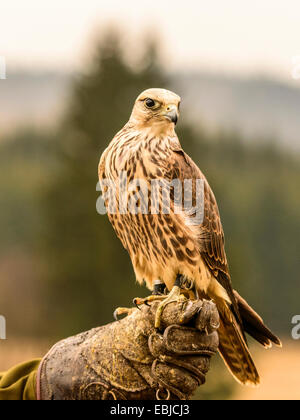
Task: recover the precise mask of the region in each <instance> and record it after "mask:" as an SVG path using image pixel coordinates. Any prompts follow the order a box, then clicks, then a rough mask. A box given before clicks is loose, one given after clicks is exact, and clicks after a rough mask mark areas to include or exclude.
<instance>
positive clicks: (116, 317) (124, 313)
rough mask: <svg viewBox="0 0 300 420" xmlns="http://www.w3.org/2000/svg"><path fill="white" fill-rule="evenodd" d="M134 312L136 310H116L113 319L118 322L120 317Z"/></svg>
mask: <svg viewBox="0 0 300 420" xmlns="http://www.w3.org/2000/svg"><path fill="white" fill-rule="evenodd" d="M135 310H136V308H117V309H116V310H115V311H114V319H115V320H116V321H118V319H119V317H120V316H121V315H126V316H127V315H130V314H131V313H132V312H133V311H135Z"/></svg>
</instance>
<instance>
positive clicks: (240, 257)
mask: <svg viewBox="0 0 300 420" xmlns="http://www.w3.org/2000/svg"><path fill="white" fill-rule="evenodd" d="M149 87H165V88H167V89H171V90H172V89H174V90H175V91H176V92H177V93H178V94H179V95H181V96H182V98H183V106H182V108H183V112H182V116H181V120H180V122H179V125H178V129H177V133H178V135H179V138H180V140H181V143H182V145H183V147H184V149H185V150H186V151H187V152H188V153H189V154H190V155H191V156H192V157H193V159H194V160H195V162H196V163H197V164H199V166H200V168H201V169H202V171H203V172H204V173H205V174H206V176H207V178H208V180H209V182H210V184H211V186H212V188H213V190H214V192H215V195H216V197H217V200H218V203H219V207H220V212H221V216H222V221H223V226H224V230H225V236H226V250H227V254H228V259H229V263H230V268H231V273H232V279H233V284H234V286H235V287H236V288H237V289H238V290H239V291H240V292H241V294H242V295H244V296H245V297H246V299H247V300H248V301H249V302H250V303H251V304H252V305H253V306H254V307H255V308H256V309H257V310H258V311H259V312H260V313H261V315H262V316H263V317H264V318H265V320H266V322H267V323H268V324H270V326H272V328H273V329H274V330H275V331H276V332H279V331H281V332H283V333H285V334H289V332H290V320H291V317H292V315H294V314H296V313H298V312H299V249H300V239H299V232H300V213H299V210H300V195H299V185H300V165H299V156H291V155H290V154H289V153H287V152H285V151H283V150H281V149H279V148H278V147H276V146H275V145H274V144H272V143H271V142H265V141H261V142H260V143H259V142H257V141H255V143H253V144H251V142H245V141H243V139H241V138H240V136H239V134H238V133H225V132H222V131H219V132H218V133H216V134H214V135H211V134H208V133H207V132H206V131H205V129H203V127H202V126H201V116H199V121H200V122H199V126H198V127H193V126H190V125H187V124H185V123H184V121H185V120H186V119H185V117H184V113H185V112H186V111H185V110H184V92H178V91H177V89H176V86H172V85H170V83H169V81H168V77H167V75H166V74H165V72H164V71H163V69H162V67H161V65H160V61H159V58H158V50H157V48H156V45H155V42H154V41H151V40H150V41H149V43H148V44H147V45H146V47H145V50H144V54H143V56H142V57H140V61H139V62H136V63H135V65H134V66H133V65H132V63H129V62H128V60H127V59H126V55H125V54H124V50H123V49H122V47H121V37H120V36H119V35H118V34H117V33H116V32H110V33H108V34H107V36H106V37H104V38H103V39H102V40H101V42H99V45H98V46H97V48H96V49H95V55H94V57H93V59H92V61H91V63H90V65H89V68H88V70H87V71H86V72H85V73H84V74H82V75H80V76H77V77H75V78H74V81H73V88H72V91H71V92H70V97H69V103H68V106H67V111H66V113H65V115H64V117H63V118H62V121H61V122H60V123H59V124H58V127H57V128H56V129H55V130H53V132H47V133H45V132H42V131H36V130H33V129H27V130H23V131H21V132H18V133H17V134H15V135H14V136H12V137H10V138H8V139H6V140H4V141H2V143H1V144H0V163H1V166H0V167H1V174H2V176H1V178H0V188H1V196H0V202H1V219H0V230H1V238H0V276H1V293H0V313H1V314H4V315H6V316H7V319H8V328H9V329H11V330H12V331H13V332H14V333H15V334H19V335H20V334H23V335H34V334H35V335H39V336H46V337H53V338H54V339H57V338H61V337H64V336H68V335H71V334H75V333H77V332H80V331H82V330H86V329H89V328H92V327H94V326H96V325H100V324H103V323H106V322H110V321H112V313H113V310H114V308H116V307H117V306H128V305H131V301H132V298H133V297H135V296H143V295H146V294H147V293H148V292H147V291H146V289H143V288H141V287H139V286H137V285H136V284H135V282H134V274H133V270H132V267H131V263H130V259H129V257H128V255H127V253H126V251H125V250H124V249H123V248H122V246H121V243H120V242H119V240H118V239H117V238H116V236H115V234H114V232H113V229H112V227H111V226H110V223H109V222H108V220H107V217H106V216H100V215H98V214H97V212H96V207H95V206H96V200H97V198H98V196H99V192H97V191H96V183H97V166H98V162H99V158H100V155H101V153H102V152H103V150H104V149H105V148H106V146H107V144H108V143H109V142H110V140H111V139H112V137H113V136H114V134H115V133H116V132H117V131H118V130H119V129H120V128H121V127H122V126H123V125H124V124H125V123H126V122H127V120H128V118H129V115H130V112H131V108H132V105H133V103H134V100H135V98H136V97H137V95H138V94H139V93H140V92H141V91H142V90H144V89H146V88H149ZM230 381H231V379H230ZM217 382H218V383H217V384H214V385H213V389H214V390H216V387H217V388H218V390H219V391H220V393H221V395H226V392H228V388H226V386H225V385H224V383H223V381H217ZM209 389H210V388H209V387H208V388H206V390H205V392H206V393H207V394H205V395H206V396H209V392H210V391H209ZM226 390H227V391H226Z"/></svg>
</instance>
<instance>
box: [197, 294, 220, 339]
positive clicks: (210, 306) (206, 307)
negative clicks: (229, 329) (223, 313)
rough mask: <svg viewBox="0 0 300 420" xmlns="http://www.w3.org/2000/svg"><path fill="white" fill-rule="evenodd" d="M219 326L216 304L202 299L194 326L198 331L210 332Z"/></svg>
mask: <svg viewBox="0 0 300 420" xmlns="http://www.w3.org/2000/svg"><path fill="white" fill-rule="evenodd" d="M219 326H220V317H219V313H218V310H217V307H216V305H215V304H214V303H213V302H212V301H208V300H203V304H202V307H201V310H200V311H199V313H198V315H197V317H196V320H195V327H196V328H197V329H198V330H200V331H205V332H206V333H207V334H211V333H212V332H213V331H215V330H217V329H218V328H219Z"/></svg>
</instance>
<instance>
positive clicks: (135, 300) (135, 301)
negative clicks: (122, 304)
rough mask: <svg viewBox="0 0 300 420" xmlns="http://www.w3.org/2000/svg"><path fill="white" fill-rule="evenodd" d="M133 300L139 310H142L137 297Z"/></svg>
mask: <svg viewBox="0 0 300 420" xmlns="http://www.w3.org/2000/svg"><path fill="white" fill-rule="evenodd" d="M132 302H133V304H134V306H136V307H137V308H138V310H139V311H141V308H140V307H139V305H138V303H137V298H134V299H133V301H132Z"/></svg>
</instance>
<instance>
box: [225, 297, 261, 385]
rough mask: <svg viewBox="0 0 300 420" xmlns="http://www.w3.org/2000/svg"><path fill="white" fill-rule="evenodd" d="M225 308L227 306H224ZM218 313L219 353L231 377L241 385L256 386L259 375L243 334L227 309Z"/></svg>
mask: <svg viewBox="0 0 300 420" xmlns="http://www.w3.org/2000/svg"><path fill="white" fill-rule="evenodd" d="M225 305H226V306H227V304H225ZM218 309H219V313H220V328H219V330H218V333H219V341H220V344H219V352H220V355H221V356H222V358H223V360H224V362H225V364H226V366H227V367H228V369H229V371H230V372H231V374H232V375H233V377H234V378H235V379H236V380H237V381H238V382H239V383H241V384H243V385H250V386H257V385H258V384H259V382H260V378H259V374H258V372H257V369H256V367H255V364H254V362H253V360H252V357H251V355H250V352H249V350H248V347H247V344H246V342H245V339H244V338H243V333H242V331H241V329H240V327H239V326H238V324H237V322H236V319H235V317H234V315H233V314H232V313H231V311H230V309H229V308H228V307H226V308H224V307H223V308H221V309H220V308H218Z"/></svg>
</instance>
